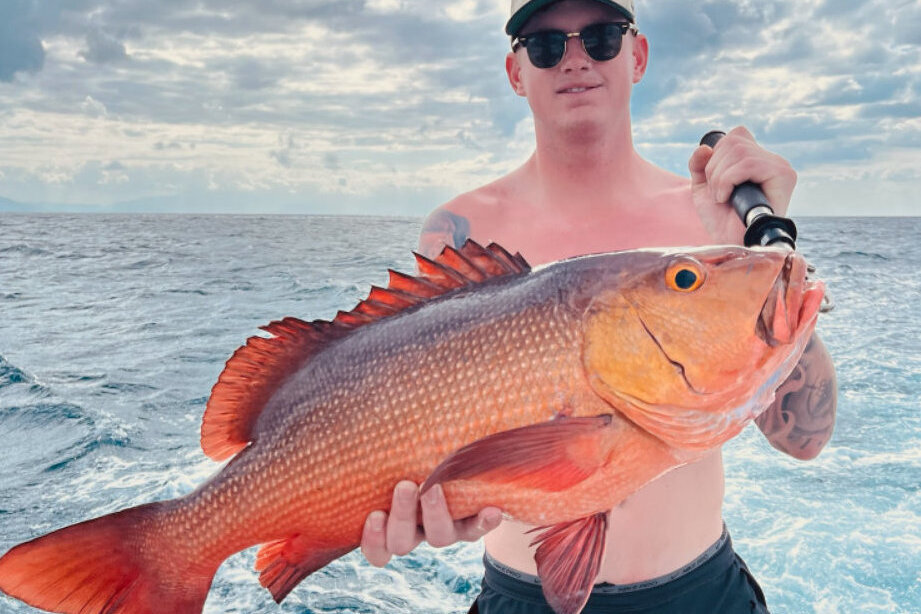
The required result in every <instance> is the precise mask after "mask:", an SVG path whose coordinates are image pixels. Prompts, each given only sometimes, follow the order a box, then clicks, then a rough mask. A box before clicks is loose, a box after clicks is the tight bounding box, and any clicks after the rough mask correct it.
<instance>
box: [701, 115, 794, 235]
mask: <svg viewBox="0 0 921 614" xmlns="http://www.w3.org/2000/svg"><path fill="white" fill-rule="evenodd" d="M688 169H689V170H690V171H691V194H692V196H693V198H694V204H695V205H697V209H698V211H699V213H700V219H701V220H702V221H703V223H704V226H705V227H706V229H707V231H708V232H709V233H710V235H711V236H712V237H713V240H714V241H715V242H716V243H728V244H737V245H738V244H741V243H742V236H743V235H744V234H745V226H744V224H743V223H742V221H741V220H740V219H739V217H738V216H737V215H736V213H735V211H734V210H733V209H732V207H731V206H729V204H728V203H729V197H730V196H731V195H732V190H733V188H734V187H735V186H737V185H739V184H742V183H745V182H746V181H752V182H754V183H757V184H760V185H761V189H762V190H763V191H764V195H765V196H767V199H768V202H770V204H771V207H772V208H773V209H774V213H775V214H776V215H779V216H785V215H786V214H787V208H788V207H789V205H790V197H791V196H792V195H793V188H794V187H795V186H796V171H794V170H793V167H791V166H790V163H789V162H787V161H786V160H785V159H784V158H782V157H780V156H778V155H777V154H774V153H771V152H769V151H768V150H766V149H764V148H763V147H761V146H760V145H758V143H757V142H755V137H753V136H752V134H751V133H750V132H749V131H748V130H746V129H745V128H744V127H742V126H739V127H738V128H735V129H733V130H732V131H730V132H729V133H728V134H727V135H726V136H724V137H723V138H722V139H721V140H720V142H719V143H717V144H716V147H715V148H713V149H711V148H710V147H707V146H706V145H701V146H700V147H698V148H697V150H696V151H694V153H693V154H692V155H691V159H690V161H689V162H688Z"/></svg>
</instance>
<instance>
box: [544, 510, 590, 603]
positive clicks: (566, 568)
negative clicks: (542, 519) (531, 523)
mask: <svg viewBox="0 0 921 614" xmlns="http://www.w3.org/2000/svg"><path fill="white" fill-rule="evenodd" d="M607 528H608V515H607V513H606V512H599V513H597V514H593V515H591V516H587V517H585V518H580V519H579V520H573V521H570V522H562V523H560V524H556V525H553V526H551V527H540V528H537V529H533V530H532V532H533V531H542V532H541V533H540V535H538V536H537V538H536V539H535V540H534V541H533V542H531V545H532V546H534V545H537V546H538V548H537V553H536V554H535V557H534V559H535V561H536V562H537V575H538V576H540V581H541V589H542V590H543V593H544V597H545V598H546V599H547V603H548V604H550V607H551V608H553V611H554V612H556V613H557V614H578V612H581V611H582V608H584V607H585V603H586V602H587V601H588V598H589V596H590V595H591V591H592V586H594V584H595V579H596V578H597V577H598V571H599V570H600V569H601V560H602V559H603V558H604V546H605V537H606V535H607Z"/></svg>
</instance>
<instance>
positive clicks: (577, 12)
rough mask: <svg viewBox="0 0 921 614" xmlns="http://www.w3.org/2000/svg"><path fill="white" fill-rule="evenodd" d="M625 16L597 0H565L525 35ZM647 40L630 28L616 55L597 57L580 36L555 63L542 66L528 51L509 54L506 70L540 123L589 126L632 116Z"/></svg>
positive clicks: (566, 29)
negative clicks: (635, 85) (604, 58)
mask: <svg viewBox="0 0 921 614" xmlns="http://www.w3.org/2000/svg"><path fill="white" fill-rule="evenodd" d="M610 21H625V19H624V17H623V15H621V14H620V13H618V12H617V11H616V10H614V9H612V8H610V7H608V6H605V5H603V4H601V3H599V2H594V1H593V0H560V1H559V2H556V3H554V4H552V5H550V7H549V8H548V9H546V10H544V11H541V12H539V13H537V14H536V15H534V17H532V18H531V19H530V20H528V22H527V23H526V24H525V25H524V27H523V28H522V30H521V35H522V36H526V35H528V34H530V33H532V32H538V31H541V30H562V31H564V32H580V31H581V30H582V29H583V28H584V27H585V26H588V25H591V24H595V23H599V22H610ZM645 50H646V41H645V38H644V37H642V35H640V36H639V37H636V38H635V37H634V36H633V35H632V34H630V33H627V34H626V35H625V36H624V40H623V46H622V48H621V50H620V53H619V54H618V55H617V57H616V58H614V59H612V60H608V61H603V62H600V61H595V60H593V59H591V58H590V57H589V56H588V55H587V54H586V53H585V49H584V48H583V47H582V42H581V40H579V39H578V38H571V39H569V41H568V42H567V44H566V53H565V54H564V55H563V59H562V60H560V63H559V64H557V65H556V66H554V67H552V68H536V67H535V66H534V65H532V64H531V61H530V60H529V59H528V56H527V50H526V49H524V48H521V49H519V50H518V51H517V52H515V53H511V54H509V56H508V58H507V60H506V69H507V71H508V74H509V80H510V82H511V84H512V87H513V88H514V89H515V91H516V92H517V93H518V94H519V95H521V96H526V97H527V99H528V104H529V105H530V106H531V110H532V112H533V113H534V119H535V122H537V123H547V124H553V125H555V126H558V127H560V128H567V127H568V128H578V127H580V126H585V127H587V126H588V125H590V124H597V123H598V122H608V123H609V122H611V121H612V118H617V117H618V116H620V117H628V116H629V110H630V92H631V89H632V85H633V83H635V82H636V81H639V79H640V78H641V77H642V74H643V71H644V70H645V65H646V53H645Z"/></svg>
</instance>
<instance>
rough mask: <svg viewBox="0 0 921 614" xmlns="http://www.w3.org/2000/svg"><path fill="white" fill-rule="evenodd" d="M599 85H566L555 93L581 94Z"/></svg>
mask: <svg viewBox="0 0 921 614" xmlns="http://www.w3.org/2000/svg"><path fill="white" fill-rule="evenodd" d="M599 87H601V86H600V85H568V86H566V87H563V88H560V89H558V90H557V91H556V93H557V94H581V93H583V92H588V91H591V90H594V89H597V88H599Z"/></svg>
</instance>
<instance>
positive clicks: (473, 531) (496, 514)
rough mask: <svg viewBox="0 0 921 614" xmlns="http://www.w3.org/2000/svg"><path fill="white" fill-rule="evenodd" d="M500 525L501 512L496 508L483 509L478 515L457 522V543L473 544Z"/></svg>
mask: <svg viewBox="0 0 921 614" xmlns="http://www.w3.org/2000/svg"><path fill="white" fill-rule="evenodd" d="M501 523H502V510H500V509H499V508H498V507H484V508H483V509H481V510H480V513H479V514H477V515H476V516H471V517H470V518H464V519H463V520H458V521H457V522H456V523H455V525H456V527H457V539H458V541H468V542H475V541H476V540H478V539H480V538H481V537H483V536H484V535H486V534H487V533H489V532H490V531H492V530H493V529H495V528H496V527H498V526H499V525H500V524H501Z"/></svg>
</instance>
